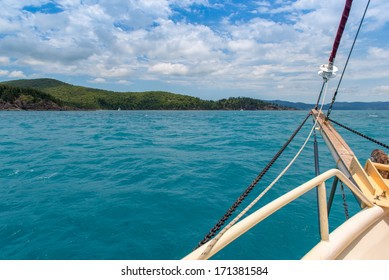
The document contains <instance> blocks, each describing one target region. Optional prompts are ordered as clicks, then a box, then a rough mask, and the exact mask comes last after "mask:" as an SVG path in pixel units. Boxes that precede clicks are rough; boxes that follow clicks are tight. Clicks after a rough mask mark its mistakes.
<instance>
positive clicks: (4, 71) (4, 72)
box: [0, 69, 9, 76]
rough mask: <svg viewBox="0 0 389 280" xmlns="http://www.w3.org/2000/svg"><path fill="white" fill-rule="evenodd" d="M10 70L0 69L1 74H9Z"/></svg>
mask: <svg viewBox="0 0 389 280" xmlns="http://www.w3.org/2000/svg"><path fill="white" fill-rule="evenodd" d="M8 74H9V71H7V70H1V69H0V76H8Z"/></svg>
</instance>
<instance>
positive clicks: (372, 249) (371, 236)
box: [303, 206, 389, 260]
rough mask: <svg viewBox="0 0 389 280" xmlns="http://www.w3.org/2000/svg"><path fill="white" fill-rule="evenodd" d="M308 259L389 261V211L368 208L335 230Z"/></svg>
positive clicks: (379, 208)
mask: <svg viewBox="0 0 389 280" xmlns="http://www.w3.org/2000/svg"><path fill="white" fill-rule="evenodd" d="M303 259H305V260H307V259H315V260H323V259H326V260H334V259H345V260H347V259H348V260H361V259H362V260H363V259H365V260H379V259H384V260H388V259H389V210H388V209H386V210H385V209H384V208H382V207H379V206H374V207H371V208H366V209H364V210H362V211H361V212H359V213H358V214H356V215H355V216H353V217H352V218H350V219H349V220H348V221H347V222H345V223H344V224H342V225H341V226H340V227H338V228H337V229H336V230H334V231H333V232H332V233H331V234H330V237H329V240H328V241H321V242H319V243H318V244H317V245H316V246H315V247H314V248H313V249H312V250H311V251H310V252H309V253H308V254H306V255H305V256H304V258H303Z"/></svg>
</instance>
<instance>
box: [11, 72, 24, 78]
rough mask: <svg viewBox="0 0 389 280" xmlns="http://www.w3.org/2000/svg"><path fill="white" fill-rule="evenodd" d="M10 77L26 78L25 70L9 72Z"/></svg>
mask: <svg viewBox="0 0 389 280" xmlns="http://www.w3.org/2000/svg"><path fill="white" fill-rule="evenodd" d="M8 77H9V78H25V77H26V75H24V73H23V71H12V72H10V73H9V74H8Z"/></svg>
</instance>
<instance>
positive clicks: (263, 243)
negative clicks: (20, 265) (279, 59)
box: [0, 111, 389, 260]
mask: <svg viewBox="0 0 389 280" xmlns="http://www.w3.org/2000/svg"><path fill="white" fill-rule="evenodd" d="M307 113H308V112H307V111H87V112H84V111H82V112H79V111H76V112H57V111H56V112H36V111H0V155H1V156H0V259H2V260H176V259H181V258H183V257H184V256H185V255H186V254H188V253H189V252H191V251H192V250H193V249H194V248H195V247H196V245H197V244H198V242H199V241H200V240H202V239H203V237H204V235H205V234H207V233H208V231H209V230H210V229H211V228H212V227H213V226H214V224H215V223H216V222H217V221H218V220H219V219H220V218H221V217H222V216H223V215H224V213H225V212H226V210H227V209H228V208H229V207H230V206H231V205H232V203H233V202H234V201H235V200H236V198H238V197H239V195H240V194H241V193H242V192H243V191H244V190H245V189H246V187H247V186H248V185H249V184H250V183H251V182H252V181H253V180H254V178H255V177H256V176H257V174H258V173H259V172H260V171H261V170H262V169H263V168H264V167H265V166H266V164H267V162H268V161H269V160H270V159H271V158H272V157H273V156H274V154H276V153H277V151H278V150H279V149H280V148H281V146H282V145H283V144H284V143H285V141H286V140H287V139H288V138H289V136H290V135H291V134H292V132H293V131H294V130H295V129H296V128H297V126H298V125H299V124H300V123H301V122H302V120H303V119H304V117H305V116H306V115H307ZM386 114H387V111H333V112H332V115H331V117H333V118H334V119H335V120H337V121H339V122H340V123H343V124H346V125H348V126H350V127H352V128H354V129H356V130H358V131H360V132H362V133H365V134H367V135H369V136H371V137H373V138H377V139H378V140H380V141H382V142H384V143H386V144H388V143H389V134H388V132H387V130H384V129H383V128H386V127H387V124H386V118H385V117H384V116H385V115H386ZM312 124H313V122H312V120H311V119H310V120H308V122H307V124H306V125H305V126H304V127H303V129H302V130H301V132H300V133H299V134H298V135H297V136H296V138H295V141H293V142H292V144H291V145H290V146H289V147H288V148H287V149H286V150H285V152H284V153H283V155H282V156H281V157H280V159H279V160H278V161H277V162H276V163H275V164H274V166H273V167H272V169H271V170H270V171H269V172H268V173H267V174H266V176H264V178H263V179H262V180H261V181H260V183H259V184H258V185H257V187H256V188H255V189H254V190H253V192H252V193H251V194H250V196H249V197H248V198H247V199H246V200H247V202H244V203H243V205H242V206H241V207H239V209H238V210H241V209H243V207H244V205H247V204H248V203H249V201H251V200H252V199H253V198H255V197H256V196H257V195H258V194H259V193H260V192H261V191H262V190H263V189H264V188H265V187H267V185H268V184H269V183H270V182H272V180H273V179H274V178H275V177H276V176H277V175H278V173H279V172H280V171H281V170H282V169H283V168H284V167H285V166H286V165H287V164H288V162H289V161H290V159H291V158H292V157H293V156H294V154H295V153H296V151H297V150H298V149H299V147H300V146H301V145H302V143H303V142H304V140H305V137H306V135H307V134H308V132H309V130H310V128H311V126H312ZM339 131H340V132H341V133H342V134H343V136H344V138H345V139H346V140H347V142H348V143H349V144H350V146H351V147H352V148H353V150H354V152H355V153H356V155H357V156H358V157H359V158H360V161H361V163H362V164H364V162H365V160H366V159H367V158H369V156H370V152H371V151H372V150H373V149H375V148H379V147H378V146H377V145H376V144H374V143H371V142H369V141H367V140H365V139H362V138H360V137H357V136H355V135H353V134H351V133H350V132H347V131H345V130H344V129H342V128H339ZM319 150H320V159H319V160H320V171H321V172H323V171H325V170H328V169H330V168H333V167H334V166H335V164H334V162H333V160H332V158H331V156H330V154H329V152H328V151H327V150H326V148H325V145H324V143H323V141H322V139H321V138H320V137H319ZM314 173H315V169H314V161H313V141H312V140H310V142H309V143H308V146H307V148H306V149H305V150H304V151H303V153H302V154H301V156H300V157H299V158H298V160H297V161H296V163H295V165H294V166H293V167H292V168H291V169H290V170H289V171H288V172H287V173H286V175H285V176H284V177H283V178H282V179H281V180H280V181H279V183H277V184H276V185H275V186H274V187H273V188H272V189H271V191H270V192H269V193H268V194H267V195H266V196H265V197H264V198H263V199H262V200H261V201H260V202H259V205H258V207H259V206H261V205H263V204H264V203H266V202H268V201H270V200H271V199H274V198H276V197H278V196H279V195H281V194H283V193H285V192H287V191H288V190H290V189H292V188H294V187H296V186H298V185H299V184H301V183H303V182H304V181H306V180H309V179H310V178H312V177H314ZM330 187H331V184H328V185H327V190H328V191H329V189H330ZM315 199H316V194H315V192H314V191H312V192H309V193H308V194H306V195H305V196H303V197H302V198H299V199H298V200H297V201H295V202H293V203H292V204H291V205H288V206H287V207H285V208H283V209H282V210H281V211H279V212H277V213H276V214H275V215H273V216H272V217H270V218H268V219H267V220H265V221H264V222H263V223H261V224H260V225H258V226H256V227H255V228H253V229H252V230H251V231H249V232H248V233H247V234H245V235H244V236H243V237H241V238H240V239H238V240H236V241H235V242H233V243H232V244H231V245H230V246H229V247H227V248H226V249H225V250H223V251H221V252H220V253H219V254H217V255H216V256H214V257H213V259H218V260H224V259H225V260H229V259H237V260H238V259H240V260H242V259H245V260H261V259H266V260H285V259H286V260H294V259H299V258H301V257H302V256H303V255H304V254H305V253H306V252H307V251H308V250H309V248H311V247H312V246H313V245H314V244H315V243H316V242H317V241H318V240H319V234H318V220H317V206H316V202H315ZM344 204H347V207H346V210H347V211H348V212H349V215H353V214H354V213H356V211H358V209H359V208H358V204H357V203H356V201H355V199H354V198H353V196H352V195H351V194H350V192H349V191H347V190H346V201H344V200H343V199H342V194H341V192H340V191H339V190H338V192H337V194H336V197H335V201H334V205H333V209H332V210H331V214H330V226H331V229H334V228H335V227H336V226H337V225H339V224H340V223H341V222H343V221H344V220H345V207H344Z"/></svg>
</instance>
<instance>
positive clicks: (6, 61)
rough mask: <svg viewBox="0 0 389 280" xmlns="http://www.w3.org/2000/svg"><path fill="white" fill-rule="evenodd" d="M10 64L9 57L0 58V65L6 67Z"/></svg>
mask: <svg viewBox="0 0 389 280" xmlns="http://www.w3.org/2000/svg"><path fill="white" fill-rule="evenodd" d="M9 62H10V60H9V57H5V56H0V64H1V65H8V64H9Z"/></svg>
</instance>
